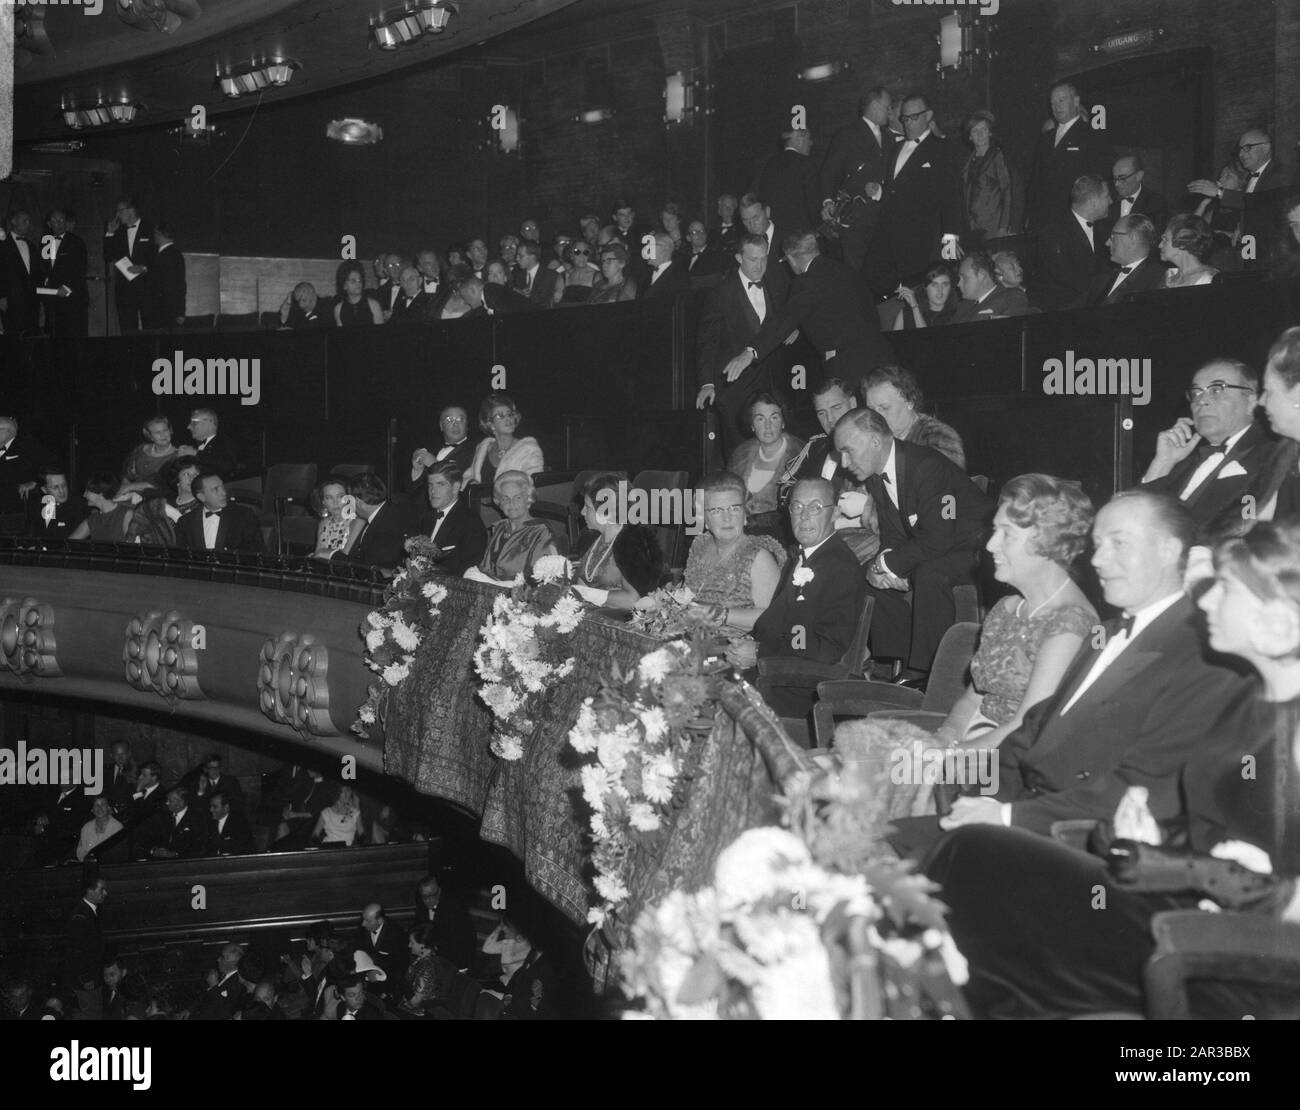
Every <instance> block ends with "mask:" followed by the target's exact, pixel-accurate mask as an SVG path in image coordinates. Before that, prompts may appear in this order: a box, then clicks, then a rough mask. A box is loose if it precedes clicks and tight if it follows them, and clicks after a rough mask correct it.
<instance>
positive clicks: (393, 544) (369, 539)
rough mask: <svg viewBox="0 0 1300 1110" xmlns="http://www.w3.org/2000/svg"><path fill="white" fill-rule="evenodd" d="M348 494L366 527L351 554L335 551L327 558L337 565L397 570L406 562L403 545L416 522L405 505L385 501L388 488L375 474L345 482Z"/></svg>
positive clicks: (358, 476) (359, 476) (362, 475)
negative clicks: (398, 565)
mask: <svg viewBox="0 0 1300 1110" xmlns="http://www.w3.org/2000/svg"><path fill="white" fill-rule="evenodd" d="M348 493H350V494H351V495H352V496H353V497H354V498H356V502H357V516H359V517H361V519H362V520H364V521H365V522H366V527H365V529H364V530H363V531H362V533H361V535H360V536H359V537H358V538H357V542H356V543H355V544H353V545H352V553H351V554H350V555H344V554H343V553H342V552H341V551H334V552H332V553H331V554H330V559H331V560H334V561H338V562H347V563H360V564H363V565H366V566H372V567H385V568H392V567H396V566H397V564H398V563H401V562H403V561H405V559H406V549H405V547H404V546H403V544H404V543H405V541H406V538H407V537H408V536H409V535H411V534H412V532H413V531H414V530H415V521H414V519H413V516H412V514H411V512H410V511H409V508H408V506H407V505H405V504H404V503H399V502H396V501H390V500H389V499H388V487H387V486H386V485H385V484H384V482H383V479H381V478H380V477H379V476H378V475H376V474H358V475H356V476H355V477H353V478H352V479H351V480H350V481H349V482H348Z"/></svg>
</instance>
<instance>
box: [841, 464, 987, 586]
mask: <svg viewBox="0 0 1300 1110" xmlns="http://www.w3.org/2000/svg"><path fill="white" fill-rule="evenodd" d="M894 473H895V475H896V476H897V479H898V509H897V510H895V509H894V503H893V501H891V500H890V497H889V494H887V493H886V492H885V486H884V482H883V481H882V480H881V476H880V475H879V474H874V475H872V476H871V477H870V478H868V479H867V482H866V485H867V492H868V493H870V494H871V497H872V499H873V500H874V501H875V503H876V510H877V515H878V516H879V518H880V551H881V554H882V555H885V564H886V566H888V567H889V569H890V570H891V571H893V573H894V574H896V575H897V576H898V577H899V578H907V577H908V576H909V575H911V573H912V572H913V571H914V570H915V569H916V568H917V567H918V566H919V565H920V564H922V563H924V562H928V561H929V560H931V559H938V558H941V557H942V556H944V555H949V554H952V553H954V552H958V551H970V552H975V551H976V550H978V548H979V546H980V545H981V544H982V543H983V542H984V540H985V538H986V535H987V530H988V523H989V520H990V519H991V518H992V516H993V509H994V506H993V504H992V502H991V501H989V499H988V497H986V496H985V495H984V494H983V493H981V492H980V488H979V487H978V486H977V485H975V483H974V482H972V481H971V480H970V479H969V478H968V477H967V476H966V472H965V471H964V470H962V469H960V468H959V467H958V466H957V464H956V463H954V462H953V461H952V460H951V459H950V458H948V457H947V456H946V455H941V454H940V453H939V452H938V451H936V450H934V448H932V447H923V446H921V445H920V444H918V443H908V442H907V441H906V440H902V439H896V440H894ZM886 549H888V554H885V552H886Z"/></svg>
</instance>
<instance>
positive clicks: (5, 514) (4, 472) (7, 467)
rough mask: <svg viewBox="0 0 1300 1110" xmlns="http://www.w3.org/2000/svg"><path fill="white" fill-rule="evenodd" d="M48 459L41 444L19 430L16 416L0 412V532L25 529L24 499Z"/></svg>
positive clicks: (13, 533)
mask: <svg viewBox="0 0 1300 1110" xmlns="http://www.w3.org/2000/svg"><path fill="white" fill-rule="evenodd" d="M46 461H47V458H46V455H45V453H44V452H43V451H42V450H41V448H40V447H39V446H38V445H37V444H36V443H34V442H33V441H32V440H31V439H30V438H29V437H27V436H20V435H19V434H18V420H17V418H16V417H13V416H5V415H3V414H0V536H21V535H22V534H23V533H24V532H25V531H26V530H27V509H28V505H27V502H28V501H29V499H30V498H31V497H32V496H33V491H34V490H35V489H36V483H37V481H38V480H39V479H40V473H41V467H42V465H44V464H45V463H46Z"/></svg>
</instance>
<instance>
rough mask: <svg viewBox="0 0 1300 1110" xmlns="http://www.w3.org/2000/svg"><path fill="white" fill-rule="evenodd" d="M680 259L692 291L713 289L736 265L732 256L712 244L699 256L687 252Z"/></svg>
mask: <svg viewBox="0 0 1300 1110" xmlns="http://www.w3.org/2000/svg"><path fill="white" fill-rule="evenodd" d="M679 257H680V258H681V263H682V268H683V269H684V270H685V271H686V276H687V278H688V279H689V281H690V283H691V288H692V289H710V288H713V287H714V286H716V285H717V284H718V283H719V282H720V281H721V280H722V275H723V274H725V273H726V272H727V270H728V269H730V268H731V267H732V266H734V265H735V262H734V261H733V258H732V256H731V255H729V254H727V252H726V251H724V250H723V249H722V248H721V247H718V246H714V245H713V244H712V243H710V244H709V245H708V246H706V247H705V248H704V249H703V250H702V251H700V252H699V254H694V253H691V252H687V253H685V254H682V255H680V256H679Z"/></svg>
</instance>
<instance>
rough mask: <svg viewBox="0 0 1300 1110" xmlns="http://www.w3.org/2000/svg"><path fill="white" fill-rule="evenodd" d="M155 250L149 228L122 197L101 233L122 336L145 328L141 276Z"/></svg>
mask: <svg viewBox="0 0 1300 1110" xmlns="http://www.w3.org/2000/svg"><path fill="white" fill-rule="evenodd" d="M157 249H158V248H157V243H156V241H155V239H154V229H153V225H152V224H150V223H149V222H148V221H147V220H142V219H141V218H140V213H139V210H138V209H137V207H136V203H135V199H134V198H133V197H129V196H128V197H123V198H122V199H121V200H119V201H118V202H117V212H116V214H115V215H114V216H113V218H112V219H111V220H110V221H109V222H108V227H107V228H106V229H105V231H104V261H105V262H106V263H108V264H109V265H110V266H112V267H113V295H114V300H115V301H116V303H117V322H118V326H119V327H120V328H121V331H122V334H123V335H130V334H131V333H133V332H137V331H139V330H140V329H141V328H142V327H147V326H148V325H147V324H146V322H145V320H144V316H145V313H146V311H147V310H148V307H149V299H148V296H147V293H146V290H145V284H146V283H145V281H144V276H145V275H146V274H147V273H148V272H149V267H150V266H151V265H152V264H153V260H154V253H155V252H156V251H157Z"/></svg>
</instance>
